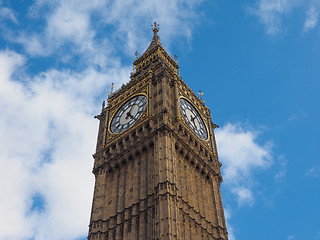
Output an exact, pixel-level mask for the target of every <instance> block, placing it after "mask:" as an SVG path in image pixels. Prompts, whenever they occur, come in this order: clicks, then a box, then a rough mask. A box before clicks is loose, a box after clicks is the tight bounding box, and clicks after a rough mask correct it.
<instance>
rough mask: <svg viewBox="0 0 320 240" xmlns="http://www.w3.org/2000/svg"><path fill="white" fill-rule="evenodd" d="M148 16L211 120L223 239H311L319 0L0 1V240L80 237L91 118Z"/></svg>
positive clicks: (124, 67)
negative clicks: (225, 228)
mask: <svg viewBox="0 0 320 240" xmlns="http://www.w3.org/2000/svg"><path fill="white" fill-rule="evenodd" d="M154 20H157V22H158V23H159V24H160V32H159V35H160V37H161V42H162V44H163V46H164V47H165V48H166V50H167V51H168V53H169V54H171V56H173V55H174V54H176V55H177V56H178V61H179V65H180V68H181V76H182V78H183V79H184V80H185V81H186V82H187V84H188V85H189V86H190V87H191V88H192V89H193V90H194V91H196V92H197V91H198V90H200V89H201V90H202V91H203V92H204V99H205V101H206V105H207V106H208V107H209V108H210V109H211V112H212V118H213V122H214V123H216V124H218V125H219V126H220V128H219V129H218V130H217V131H216V134H217V143H218V150H219V156H220V161H221V162H222V163H223V166H222V172H223V178H224V182H223V184H222V194H223V202H224V208H225V212H226V217H227V222H228V230H229V236H230V240H256V239H260V240H264V239H265V240H267V239H268V240H269V239H277V240H278V239H279V240H292V239H296V240H299V239H300V240H305V239H308V240H313V239H320V224H319V223H320V214H319V213H320V206H319V202H320V161H319V160H320V159H319V150H320V143H319V137H320V130H319V120H318V119H319V118H320V107H319V104H320V84H319V80H320V65H319V63H320V23H319V20H320V1H319V0H247V1H244V0H240V1H226V0H161V1H156V0H140V1H137V0H115V1H111V0H91V1H87V0H14V1H13V0H11V1H10V0H0V33H1V34H0V107H1V114H0V198H1V199H0V239H1V240H14V239H18V240H20V239H35V240H42V239H49V240H51V239H52V240H60V239H66V240H69V239H77V240H82V239H86V236H87V231H88V222H89V216H90V210H91V209H90V208H91V201H92V193H93V184H94V177H93V174H92V173H91V170H92V166H93V159H92V156H91V155H92V154H93V153H94V150H95V144H96V136H97V130H98V121H97V120H96V119H94V118H93V116H95V115H97V114H98V113H99V112H100V110H101V103H102V101H103V100H104V99H106V97H107V94H108V91H109V90H110V84H111V82H114V83H115V85H116V86H117V87H120V86H121V85H122V84H123V83H126V82H127V81H128V80H129V75H130V72H131V70H132V62H133V58H134V52H135V51H136V50H137V51H138V52H139V54H141V53H143V51H144V50H145V49H146V48H147V46H148V44H149V42H150V41H151V38H152V31H151V26H150V25H151V24H152V23H153V22H154Z"/></svg>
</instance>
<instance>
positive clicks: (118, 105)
mask: <svg viewBox="0 0 320 240" xmlns="http://www.w3.org/2000/svg"><path fill="white" fill-rule="evenodd" d="M158 31H159V28H158V26H157V24H156V23H154V26H153V38H152V41H151V43H150V45H149V47H148V48H147V50H146V51H145V52H144V53H143V54H142V55H141V56H140V57H137V58H136V59H135V61H134V63H133V65H134V71H133V72H132V74H131V76H130V81H129V82H128V83H127V84H126V85H123V86H122V87H121V88H120V89H119V90H117V91H116V92H113V93H111V94H110V95H109V97H108V102H107V105H106V106H105V104H103V106H102V110H101V113H100V114H99V115H98V116H96V117H97V118H98V119H99V121H100V125H99V132H98V140H97V147H96V153H95V154H94V155H93V156H94V167H93V173H94V175H95V187H94V195H93V202H92V210H91V219H90V225H89V234H88V239H90V240H91V239H107V240H118V239H119V240H122V239H123V240H138V239H139V240H140V239H144V240H149V239H153V240H162V239H166V240H167V239H168V240H169V239H170V240H171V239H172V240H186V239H187V240H200V239H201V240H208V239H223V240H227V239H228V233H227V229H226V222H225V217H224V210H223V205H222V198H221V192H220V184H221V182H222V177H221V171H220V167H221V163H220V162H219V159H218V154H217V147H216V142H215V135H214V129H215V127H216V125H215V124H214V123H213V122H212V120H211V113H210V110H209V108H208V107H206V106H205V104H204V102H203V101H202V100H201V99H200V98H199V97H197V95H196V94H195V93H194V92H193V91H192V90H191V89H190V88H189V87H188V86H187V85H186V83H185V82H184V81H183V80H182V78H181V76H180V72H179V66H178V63H177V61H176V60H174V59H172V58H171V57H170V56H169V54H168V53H167V52H166V51H165V49H164V48H163V47H162V45H161V43H160V39H159V36H158Z"/></svg>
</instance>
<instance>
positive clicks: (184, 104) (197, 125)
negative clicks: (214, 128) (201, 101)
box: [179, 98, 208, 140]
mask: <svg viewBox="0 0 320 240" xmlns="http://www.w3.org/2000/svg"><path fill="white" fill-rule="evenodd" d="M179 103H180V110H181V113H182V116H183V118H184V120H186V122H187V123H188V125H189V126H190V128H191V129H192V130H193V131H194V132H195V133H196V134H197V135H198V136H199V137H200V138H201V139H203V140H206V139H207V138H208V132H207V129H206V126H205V124H204V122H203V120H202V118H201V117H200V114H199V113H198V111H197V110H196V109H195V108H194V107H193V106H192V104H191V103H190V102H189V101H187V100H186V99H184V98H180V100H179Z"/></svg>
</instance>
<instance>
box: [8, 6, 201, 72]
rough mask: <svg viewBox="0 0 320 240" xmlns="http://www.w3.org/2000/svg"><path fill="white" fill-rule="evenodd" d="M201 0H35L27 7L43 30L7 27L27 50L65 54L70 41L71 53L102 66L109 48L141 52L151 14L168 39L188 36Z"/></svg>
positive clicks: (147, 41)
mask: <svg viewBox="0 0 320 240" xmlns="http://www.w3.org/2000/svg"><path fill="white" fill-rule="evenodd" d="M203 1H204V0H201V1H197V0H185V1H180V0H174V1H172V0H164V1H161V2H159V1H156V0H143V1H138V0H131V1H127V0H116V1H106V0H95V1H85V0H82V1H76V2H75V1H71V0H63V1H62V0H61V1H51V0H38V1H36V2H35V3H34V4H33V6H31V7H30V11H29V15H30V16H31V17H34V18H36V19H38V20H39V23H40V22H41V25H40V26H39V27H40V29H41V30H40V31H38V30H37V31H30V30H28V31H25V30H23V29H21V30H20V31H17V32H15V33H11V34H10V39H11V40H12V41H14V42H17V43H20V44H22V45H23V46H24V47H25V50H26V51H27V53H28V54H30V55H31V56H50V55H51V54H60V55H61V56H63V57H64V58H65V57H66V56H65V55H66V54H67V53H66V52H65V51H63V49H64V47H65V46H66V45H68V46H69V48H70V49H72V54H75V55H77V56H80V57H82V58H85V59H86V60H87V61H92V62H93V63H94V64H97V65H99V66H102V67H105V66H104V63H105V62H112V61H107V60H109V59H108V58H110V57H112V54H111V53H112V52H113V51H117V50H120V51H122V52H124V53H126V54H130V55H133V53H134V52H135V51H136V50H138V51H139V52H140V53H142V51H143V50H144V49H145V48H146V47H147V45H148V43H149V41H150V38H151V36H152V32H151V30H150V29H151V26H150V25H151V24H152V23H153V21H155V20H156V21H158V23H160V28H161V36H162V37H163V38H164V39H166V43H170V42H171V41H172V40H173V39H174V38H176V37H179V36H184V37H185V39H186V40H187V41H188V40H190V39H191V37H192V30H193V28H194V27H195V25H196V24H197V22H198V21H199V18H198V15H199V13H197V12H196V10H197V7H198V6H200V4H201V3H202V2H203ZM41 11H46V15H45V18H41V17H40V16H41V14H39V12H41ZM43 21H44V22H43ZM143 26H144V27H143ZM110 27H111V28H112V32H111V34H108V35H106V36H103V39H104V41H101V38H100V37H98V36H97V35H98V33H99V32H97V30H98V29H106V28H110ZM10 32H11V31H10ZM68 54H70V53H68Z"/></svg>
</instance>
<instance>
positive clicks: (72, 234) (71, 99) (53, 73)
mask: <svg viewBox="0 0 320 240" xmlns="http://www.w3.org/2000/svg"><path fill="white" fill-rule="evenodd" d="M25 63H26V59H25V58H24V57H23V56H21V55H19V54H17V53H15V52H12V51H8V50H5V51H1V52H0V65H1V69H0V76H1V77H0V83H1V84H0V107H1V109H2V110H3V112H4V113H5V114H1V115H0V142H1V144H0V150H1V153H0V182H1V184H0V195H1V196H5V198H3V199H2V201H1V204H0V212H1V213H2V214H1V215H0V225H1V229H2V230H1V232H0V239H7V238H10V239H23V238H32V237H35V239H72V238H76V237H79V236H81V235H85V234H86V231H87V225H88V221H89V216H90V206H91V200H92V199H91V198H92V185H93V175H92V173H91V171H90V169H91V168H92V166H93V159H92V157H91V154H92V153H94V146H95V141H96V133H97V124H98V123H97V120H95V119H93V115H94V114H96V113H98V111H99V106H96V101H95V98H96V96H97V95H99V94H101V93H102V92H104V88H105V87H106V86H105V85H106V84H107V83H108V82H109V83H110V82H111V81H115V82H117V83H118V84H119V83H121V82H123V80H124V77H123V76H124V75H125V76H129V69H128V68H121V69H110V71H109V72H106V73H98V72H96V71H95V70H93V69H92V68H88V69H85V70H83V71H82V72H72V71H66V70H65V71H57V70H49V71H47V72H45V73H41V74H39V75H36V76H34V77H33V78H30V76H28V75H26V74H24V73H23V71H22V69H23V68H24V66H25ZM20 77H21V78H23V82H22V81H21V79H20ZM35 194H38V195H40V196H42V197H43V198H44V201H45V209H44V211H31V209H30V208H31V207H32V205H33V202H32V197H33V196H34V195H35Z"/></svg>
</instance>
